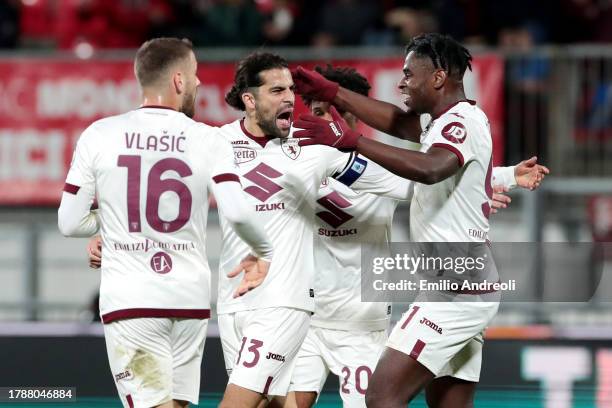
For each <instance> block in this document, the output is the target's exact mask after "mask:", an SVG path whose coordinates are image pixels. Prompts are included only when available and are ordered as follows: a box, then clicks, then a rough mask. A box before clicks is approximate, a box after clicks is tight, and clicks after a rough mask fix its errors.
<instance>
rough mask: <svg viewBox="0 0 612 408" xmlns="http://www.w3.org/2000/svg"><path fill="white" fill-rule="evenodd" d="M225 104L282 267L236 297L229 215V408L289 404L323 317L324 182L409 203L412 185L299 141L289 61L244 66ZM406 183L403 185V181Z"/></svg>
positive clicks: (235, 251) (254, 60)
mask: <svg viewBox="0 0 612 408" xmlns="http://www.w3.org/2000/svg"><path fill="white" fill-rule="evenodd" d="M226 102H227V103H228V104H229V105H231V106H233V107H235V108H236V109H238V110H241V111H244V112H245V117H244V118H243V119H240V120H237V121H235V122H233V123H230V124H228V125H225V126H223V127H221V134H222V135H223V137H224V138H226V139H227V140H228V141H230V143H231V144H232V145H233V147H234V154H235V157H236V160H237V162H238V168H239V174H240V176H241V178H242V180H243V188H244V191H245V192H246V193H247V194H246V195H247V197H248V200H249V204H250V205H252V206H253V208H255V210H256V214H257V215H256V217H257V218H258V219H260V220H262V222H263V223H264V224H265V228H266V231H267V232H268V234H269V235H270V237H271V240H272V243H273V245H274V248H275V258H274V263H273V264H272V266H271V268H270V271H269V275H268V277H267V278H266V280H265V281H264V283H263V284H262V285H261V286H260V287H258V288H257V289H256V290H253V291H252V292H251V293H249V296H248V297H247V296H245V297H241V298H232V296H231V293H232V292H233V291H234V290H235V288H234V286H235V283H233V282H231V281H229V280H228V279H226V278H225V277H224V276H225V272H226V271H227V270H228V269H229V268H230V267H231V265H232V264H233V263H235V262H236V260H238V259H241V258H242V257H244V252H245V251H246V249H247V248H246V247H245V246H244V244H243V243H242V242H241V241H240V240H238V239H237V238H236V236H235V234H234V233H233V232H232V231H231V230H230V229H228V228H226V222H225V219H224V216H223V213H222V212H221V217H220V220H221V225H222V228H223V248H222V251H221V255H220V277H221V278H220V282H219V299H218V314H219V331H220V335H221V343H222V346H223V354H224V358H225V364H226V368H227V371H228V374H229V384H228V387H227V389H226V392H225V395H224V398H223V401H222V402H221V406H222V407H231V408H238V407H255V406H257V405H258V404H259V403H261V402H262V401H263V399H264V396H285V395H286V394H287V390H288V387H289V383H290V379H291V373H292V371H293V367H294V364H295V356H296V354H297V352H298V350H299V349H300V346H301V345H302V342H303V340H304V338H305V337H306V333H307V331H308V327H309V325H310V315H311V313H312V312H313V310H314V299H315V297H316V291H315V290H314V282H313V279H314V274H315V265H314V257H313V238H314V236H313V224H314V217H315V202H316V200H317V193H318V190H319V187H320V185H321V180H323V179H325V178H327V177H332V178H335V179H337V180H338V181H339V182H341V183H343V184H346V185H350V186H351V187H352V188H353V189H355V190H362V191H370V192H376V193H378V194H385V195H389V196H391V197H393V198H396V199H407V198H408V197H409V194H410V189H409V185H410V183H408V182H407V181H405V180H404V181H402V182H401V183H400V184H399V185H398V184H396V183H394V182H393V180H398V179H399V178H398V177H397V176H394V175H392V174H390V173H389V172H387V171H386V170H384V169H382V168H381V167H380V166H377V165H376V164H375V163H367V162H366V161H365V160H363V159H362V158H359V157H357V155H355V154H349V153H341V152H339V151H337V150H336V149H330V148H329V147H327V146H316V147H308V148H302V147H300V146H299V144H298V140H297V139H293V138H292V137H290V133H291V126H292V115H293V108H294V102H295V95H294V92H293V80H292V78H291V73H290V71H289V69H288V64H287V62H286V61H285V60H284V59H283V58H281V57H279V56H277V55H274V54H270V53H254V54H251V55H249V56H248V57H246V58H245V59H243V60H242V61H240V62H239V64H238V67H237V70H236V73H235V81H234V86H233V87H232V89H231V90H230V91H229V92H228V94H227V95H226ZM400 180H401V179H400Z"/></svg>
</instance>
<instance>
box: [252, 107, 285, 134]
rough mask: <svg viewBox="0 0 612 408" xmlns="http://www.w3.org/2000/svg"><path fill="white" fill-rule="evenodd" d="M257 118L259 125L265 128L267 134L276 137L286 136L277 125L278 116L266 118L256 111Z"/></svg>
mask: <svg viewBox="0 0 612 408" xmlns="http://www.w3.org/2000/svg"><path fill="white" fill-rule="evenodd" d="M255 120H256V121H257V125H258V126H259V127H260V128H261V130H263V132H264V133H265V134H266V136H272V137H274V138H277V137H281V138H282V137H285V136H283V134H282V133H281V130H280V129H279V128H278V127H276V117H275V118H273V119H272V120H266V119H264V118H263V117H261V115H259V113H257V112H255Z"/></svg>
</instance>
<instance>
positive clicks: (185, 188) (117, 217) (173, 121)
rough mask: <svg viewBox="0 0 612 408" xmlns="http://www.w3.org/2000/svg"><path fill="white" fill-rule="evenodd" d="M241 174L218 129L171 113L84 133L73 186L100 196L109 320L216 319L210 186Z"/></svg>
mask: <svg viewBox="0 0 612 408" xmlns="http://www.w3.org/2000/svg"><path fill="white" fill-rule="evenodd" d="M236 172H237V169H236V166H235V164H234V157H233V154H232V149H231V145H230V144H229V143H228V142H227V141H225V140H224V139H223V138H221V137H220V136H219V131H218V129H217V128H213V127H210V126H207V125H204V124H202V123H198V122H195V121H193V120H192V119H190V118H188V117H187V116H185V115H184V114H182V113H179V112H177V111H174V110H171V109H165V108H152V107H147V108H141V109H137V110H134V111H130V112H127V113H125V114H122V115H118V116H113V117H109V118H106V119H102V120H99V121H97V122H94V123H93V124H92V125H91V126H90V127H89V128H87V129H86V130H85V131H84V132H83V134H82V136H81V138H80V139H79V141H78V143H77V147H76V151H75V155H74V158H73V162H72V165H71V167H70V171H69V173H68V176H67V179H66V183H67V184H66V186H67V190H71V191H72V192H73V194H76V192H74V191H75V190H76V191H78V190H79V189H86V190H87V191H89V192H90V193H91V197H92V198H93V194H94V192H95V195H96V197H97V200H98V204H99V217H100V224H101V226H102V227H101V233H102V243H103V245H102V253H103V260H102V277H101V287H100V314H101V316H102V319H103V321H104V322H106V323H107V322H110V321H113V320H116V319H122V318H131V317H192V318H207V317H209V316H210V269H209V266H208V260H207V257H206V249H205V245H204V244H205V240H206V221H207V215H208V192H207V188H208V187H209V186H210V184H211V183H212V178H213V177H215V179H216V180H218V179H217V177H220V178H221V181H223V180H222V179H224V178H232V177H233V178H236V179H237V176H236Z"/></svg>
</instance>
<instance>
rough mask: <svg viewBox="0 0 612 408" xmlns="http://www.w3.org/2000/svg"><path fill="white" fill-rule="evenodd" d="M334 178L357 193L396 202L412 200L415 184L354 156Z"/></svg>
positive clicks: (371, 162)
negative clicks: (390, 199) (386, 198)
mask: <svg viewBox="0 0 612 408" xmlns="http://www.w3.org/2000/svg"><path fill="white" fill-rule="evenodd" d="M334 178H335V179H336V180H337V181H339V182H341V183H342V184H344V185H346V186H348V187H350V188H352V189H353V190H355V191H360V192H363V193H372V194H376V195H379V196H383V197H388V198H392V199H395V200H410V199H411V198H412V193H413V185H414V183H413V182H412V181H411V180H407V179H404V178H401V177H399V176H396V175H395V174H393V173H391V172H390V171H388V170H387V169H385V168H384V167H382V166H380V165H379V164H377V163H375V162H373V161H369V160H367V159H366V158H364V157H361V156H359V155H354V156H353V157H352V158H351V161H350V162H349V164H348V165H347V166H346V167H345V169H344V170H343V171H342V172H340V173H338V174H336V175H335V176H334Z"/></svg>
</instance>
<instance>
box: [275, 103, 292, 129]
mask: <svg viewBox="0 0 612 408" xmlns="http://www.w3.org/2000/svg"><path fill="white" fill-rule="evenodd" d="M292 123H293V107H290V108H285V109H283V110H281V111H280V112H279V113H278V115H276V126H277V127H278V129H279V130H280V131H282V132H288V131H289V129H290V128H291V124H292Z"/></svg>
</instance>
